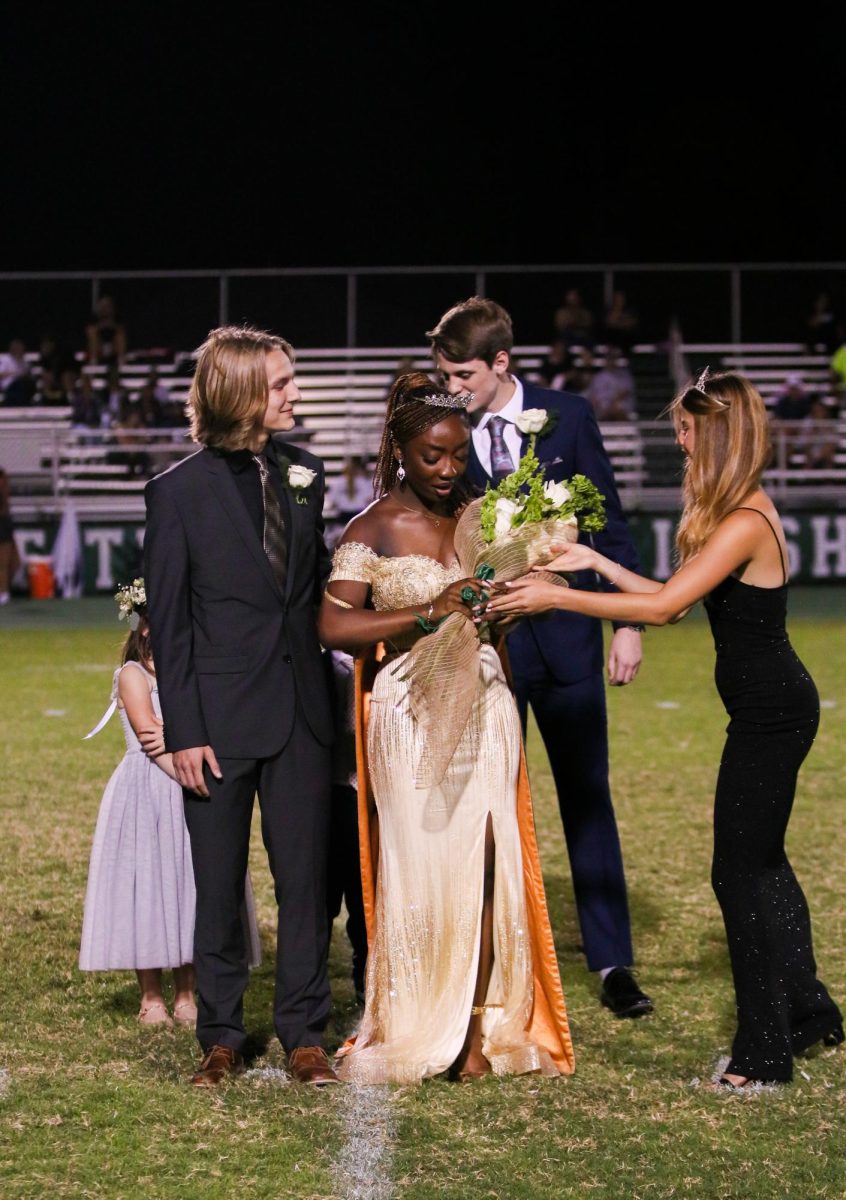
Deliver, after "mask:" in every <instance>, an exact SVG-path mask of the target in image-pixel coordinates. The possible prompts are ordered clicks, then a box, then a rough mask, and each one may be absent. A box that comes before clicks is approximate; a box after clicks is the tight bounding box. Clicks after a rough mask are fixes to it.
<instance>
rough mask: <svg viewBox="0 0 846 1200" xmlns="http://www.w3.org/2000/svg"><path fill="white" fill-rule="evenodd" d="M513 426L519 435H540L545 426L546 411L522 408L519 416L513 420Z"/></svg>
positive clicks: (543, 409)
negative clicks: (518, 431)
mask: <svg viewBox="0 0 846 1200" xmlns="http://www.w3.org/2000/svg"><path fill="white" fill-rule="evenodd" d="M514 424H515V425H516V426H517V428H518V429H519V430H520V432H521V433H540V431H541V430H542V429H543V427H544V425H545V424H546V409H545V408H524V409H523V411H522V412H521V413H520V415H519V416H518V417H515V418H514Z"/></svg>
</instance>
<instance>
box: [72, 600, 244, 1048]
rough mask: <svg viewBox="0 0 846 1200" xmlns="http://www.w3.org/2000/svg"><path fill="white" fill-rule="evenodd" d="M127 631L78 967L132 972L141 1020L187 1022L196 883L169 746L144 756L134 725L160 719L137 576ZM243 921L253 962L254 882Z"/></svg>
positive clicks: (191, 1005) (191, 1020) (126, 603)
mask: <svg viewBox="0 0 846 1200" xmlns="http://www.w3.org/2000/svg"><path fill="white" fill-rule="evenodd" d="M115 598H116V600H117V601H118V603H119V605H120V609H121V613H120V615H121V617H126V618H127V619H128V620H129V624H130V631H129V634H128V636H127V639H126V642H125V644H124V647H123V653H122V656H121V666H120V667H119V668H118V670H117V671H115V674H114V680H113V683H112V706H111V707H110V709H109V710H108V712H107V714H106V717H104V719H103V721H101V722H100V724H99V725H98V726H97V729H95V730H93V731H92V734H89V735H88V736H89V737H91V736H93V733H96V732H98V731H99V730H100V729H101V728H102V726H103V725H104V724H105V722H106V720H107V719H108V717H110V716H111V714H112V712H113V711H114V708H115V707H117V710H118V713H119V714H120V720H121V724H122V726H123V732H124V736H125V738H126V753H125V755H124V757H123V759H122V760H121V762H120V763H119V764H118V766H117V768H116V769H115V771H114V772H113V774H112V776H111V778H110V779H109V782H108V783H107V785H106V789H105V792H104V794H103V799H102V802H101V804H100V812H99V815H98V818H97V827H96V830H95V833H94V842H93V845H92V848H91V860H90V865H89V871H88V886H87V889H86V893H85V912H84V917H83V924H82V944H81V948H80V954H79V966H80V969H81V970H83V971H121V970H134V971H135V973H136V975H137V977H138V985H139V987H140V989H141V1007H140V1010H139V1013H138V1019H139V1021H140V1022H141V1023H142V1024H144V1025H167V1026H170V1025H172V1024H174V1023H176V1024H177V1025H185V1026H190V1027H193V1026H194V1024H195V1023H196V1019H197V1006H196V1003H195V999H194V984H195V981H194V968H193V966H192V965H191V961H192V958H193V942H194V910H195V890H194V874H193V869H192V864H191V844H190V840H189V837H188V830H187V828H186V826H185V817H184V814H183V808H182V789H181V787H180V786H179V784H178V783H177V782H176V780H175V777H174V774H173V767H172V765H171V756H170V754H166V753H164V737H163V736H162V740H161V745H160V747H159V753H157V754H155V756H154V755H150V756H148V755H147V754H145V753H144V751H143V750H142V749H141V745H140V743H139V741H138V736H137V735H138V733H139V732H140V731H141V730H142V729H149V728H150V727H152V726H154V725H155V724H158V723H159V722H160V720H161V709H160V707H159V696H158V689H157V687H156V673H155V668H154V666H153V656H152V650H151V646H150V629H149V626H148V624H147V608H146V594H145V592H144V581H143V580H141V579H136V580H135V582H134V583H133V584H131V585H130V586H127V587H125V588H122V589H121V590H120V591H119V592H118V593H117V594H116V597H115ZM246 919H247V923H248V930H249V932H248V947H249V954H250V962H251V965H256V964H257V963H258V962H259V961H260V960H261V951H260V945H259V938H258V929H257V926H256V920H255V910H254V906H253V903H252V892H251V889H250V888H249V884H248V888H247V897H246ZM168 968H169V969H170V970H172V971H173V990H174V998H173V1015H172V1016H171V1014H170V1013H169V1012H168V1008H167V1005H166V1003H165V1000H164V995H163V991H162V973H163V971H164V970H166V969H168Z"/></svg>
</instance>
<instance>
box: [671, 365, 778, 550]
mask: <svg viewBox="0 0 846 1200" xmlns="http://www.w3.org/2000/svg"><path fill="white" fill-rule="evenodd" d="M669 412H670V416H671V417H672V419H673V423H674V424H675V426H676V428H678V424H679V421H680V420H681V414H682V413H683V412H684V413H686V414H688V415H689V416H692V417H693V419H694V428H695V435H696V436H695V441H694V447H693V453H692V454H690V455H688V456H687V458H686V460H685V467H684V482H683V486H682V496H683V499H684V510H683V512H682V516H681V521H680V522H679V526H678V529H677V531H676V551H677V555H678V560H679V563H680V564H681V565H683V564H684V563H686V562H687V561H688V559H691V558H693V557H694V556H695V555H696V554H698V553H699V551H700V550H701V549H702V547H703V546H704V544H705V542H706V541H707V540H708V538H709V537H710V536H711V534H712V533H713V532H714V530H715V529H716V527H717V526H718V525H719V523H720V521H722V519H723V518H724V517H725V516H727V515H728V513H730V512H731V511H732V509H735V508H737V507H738V505H740V504H741V503H742V501H743V500H745V499H746V497H747V496H748V495H749V494H750V492H754V491H755V490H756V489H757V488H759V487H760V486H761V476H762V475H763V473H764V469H765V468H766V466H767V464H768V462H769V461H770V455H771V443H770V426H769V419H768V416H767V409H766V406H765V404H764V401H763V399H762V398H761V394H760V392H759V391H758V390H757V389H756V388H754V387H753V386H752V384H751V383H750V382H749V380H748V379H745V378H744V377H743V376H742V375H737V374H735V373H734V372H732V371H725V372H723V373H721V374H718V375H708V373H707V371H705V372H703V374H702V376H700V378H699V380H698V381H697V383H696V384H693V385H691V386H688V387H687V388H685V389H684V391H683V392H680V393H679V394H678V396H676V398H675V400H673V402H672V404H671V405H670V408H669Z"/></svg>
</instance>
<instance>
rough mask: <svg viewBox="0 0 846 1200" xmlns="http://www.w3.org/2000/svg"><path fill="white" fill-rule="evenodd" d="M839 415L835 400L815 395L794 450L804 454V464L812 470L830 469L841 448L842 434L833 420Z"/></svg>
mask: <svg viewBox="0 0 846 1200" xmlns="http://www.w3.org/2000/svg"><path fill="white" fill-rule="evenodd" d="M832 417H834V418H836V417H837V409H836V406H835V403H834V402H833V401H828V400H826V399H824V398H823V397H822V396H815V397H814V398H813V399H812V401H811V407H810V408H809V409H808V412H807V414H806V415H805V416H804V417H803V418H802V426H803V428H802V429H801V430H800V432H799V435H798V436H797V438H796V441H795V442H794V451H795V452H797V453H799V454H801V455H802V465H803V466H804V467H809V468H811V470H829V469H830V468H831V467H833V466H834V459H835V456H836V454H837V451H838V450H839V449H840V436H839V434H838V431H837V426H836V425H835V424H834V422H833V421H832Z"/></svg>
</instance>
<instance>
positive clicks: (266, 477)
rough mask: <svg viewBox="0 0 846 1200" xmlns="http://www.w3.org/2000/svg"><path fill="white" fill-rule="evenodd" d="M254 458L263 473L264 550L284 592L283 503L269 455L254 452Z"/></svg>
mask: <svg viewBox="0 0 846 1200" xmlns="http://www.w3.org/2000/svg"><path fill="white" fill-rule="evenodd" d="M253 458H254V459H255V462H256V466H257V467H258V469H259V474H260V475H261V494H262V501H263V503H264V535H263V537H262V542H263V544H264V552H265V554H266V555H267V557H268V559H269V560H270V565H271V567H272V569H273V574H274V575H275V576H276V582H277V584H278V585H279V590H280V591H281V592H283V593H284V591H285V581H286V579H287V578H288V539H287V536H286V534H285V521H284V518H283V516H282V505H281V504H280V503H279V497H278V496H277V495H276V492H275V491H274V490H273V484H272V483H271V482H270V468H269V467H268V465H267V456H266V455H265V454H254V455H253Z"/></svg>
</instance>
